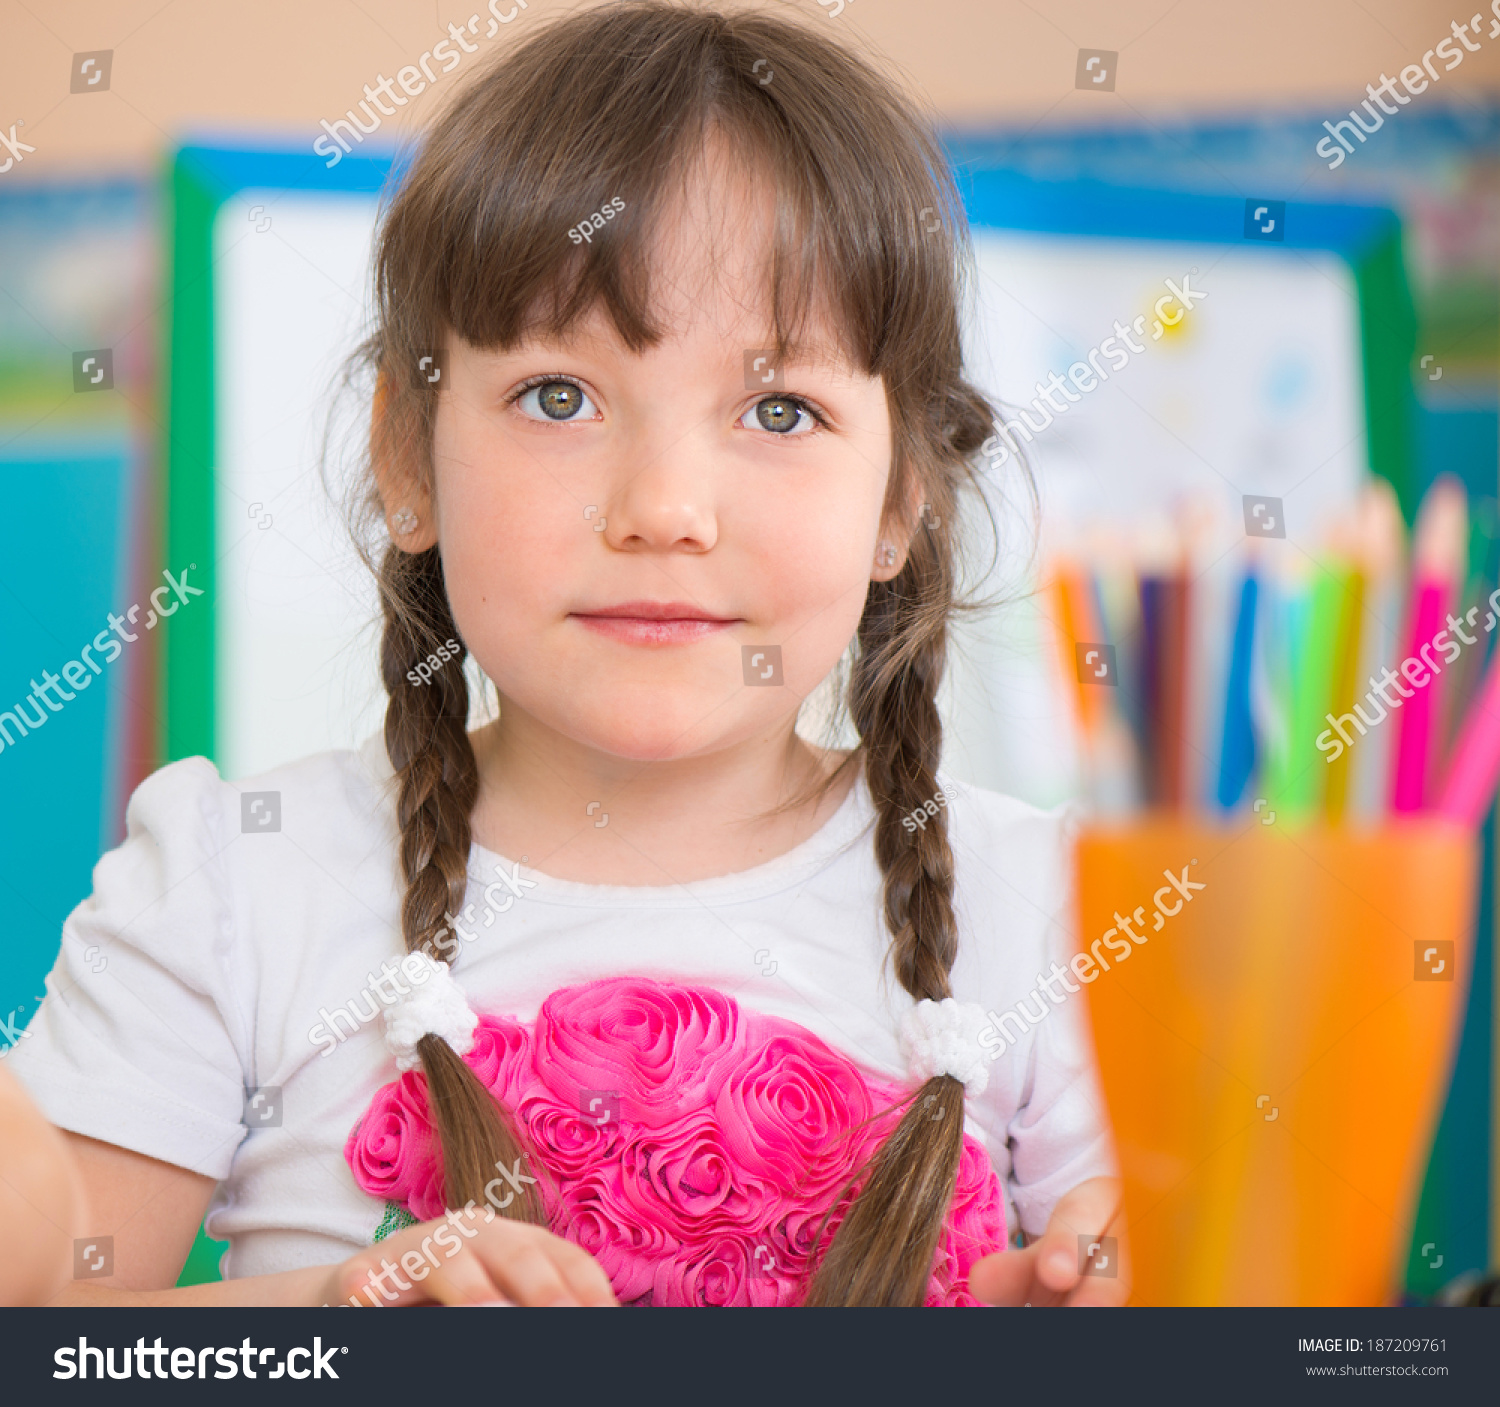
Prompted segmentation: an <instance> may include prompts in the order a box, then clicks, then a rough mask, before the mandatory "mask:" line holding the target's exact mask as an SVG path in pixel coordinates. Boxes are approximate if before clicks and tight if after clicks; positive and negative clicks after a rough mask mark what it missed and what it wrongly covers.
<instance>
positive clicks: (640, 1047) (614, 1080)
mask: <svg viewBox="0 0 1500 1407" xmlns="http://www.w3.org/2000/svg"><path fill="white" fill-rule="evenodd" d="M739 1024H740V1011H739V1008H738V1007H737V1006H736V1005H735V1003H734V1002H732V1001H731V1000H730V999H729V998H728V997H726V996H723V995H722V994H721V993H719V992H712V991H700V990H697V989H695V988H691V987H678V986H673V985H669V984H667V983H664V982H655V981H652V980H651V979H649V978H638V977H626V978H617V979H615V980H613V981H609V982H590V983H585V984H584V985H583V986H579V987H566V988H564V989H563V990H562V991H558V992H554V993H553V994H552V995H551V996H550V997H548V998H547V1000H546V1001H545V1002H543V1003H542V1009H541V1012H540V1013H539V1014H538V1016H537V1022H536V1050H535V1055H534V1056H533V1061H534V1064H535V1067H536V1071H537V1074H538V1075H539V1076H540V1077H541V1079H542V1080H543V1082H544V1083H545V1084H546V1085H547V1087H548V1088H549V1089H551V1090H552V1092H553V1093H554V1094H555V1095H557V1096H558V1097H559V1099H561V1100H562V1101H563V1102H564V1103H567V1102H570V1101H571V1100H573V1099H576V1098H577V1096H578V1093H579V1091H581V1090H585V1089H596V1090H618V1091H619V1092H620V1096H621V1109H620V1114H621V1117H622V1119H626V1118H628V1119H629V1120H630V1121H631V1122H632V1123H637V1124H644V1125H646V1126H648V1127H650V1126H653V1125H655V1124H658V1123H663V1122H666V1121H669V1120H671V1119H673V1118H675V1117H677V1115H679V1114H680V1113H683V1112H685V1111H687V1110H689V1109H692V1108H696V1107H699V1106H700V1105H701V1104H702V1103H703V1102H704V1099H705V1097H706V1094H707V1091H708V1090H710V1089H713V1088H717V1086H718V1083H719V1081H720V1079H721V1078H722V1074H723V1071H724V1067H725V1066H726V1065H728V1064H729V1063H731V1062H732V1061H733V1060H734V1059H735V1057H736V1055H737V1054H738V1051H739V1048H740V1035H739Z"/></svg>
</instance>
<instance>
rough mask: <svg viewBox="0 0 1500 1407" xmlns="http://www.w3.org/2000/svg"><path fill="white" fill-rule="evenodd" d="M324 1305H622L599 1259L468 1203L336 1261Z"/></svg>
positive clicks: (488, 1208)
mask: <svg viewBox="0 0 1500 1407" xmlns="http://www.w3.org/2000/svg"><path fill="white" fill-rule="evenodd" d="M325 1300H326V1303H328V1304H330V1305H342V1304H349V1303H351V1302H352V1303H354V1304H357V1305H359V1306H360V1307H361V1308H364V1307H368V1306H370V1305H371V1304H374V1305H377V1306H378V1305H392V1306H395V1305H407V1304H431V1303H433V1302H434V1301H435V1302H437V1303H438V1304H495V1303H497V1302H498V1303H501V1304H524V1305H612V1304H618V1301H617V1300H616V1299H615V1296H614V1291H613V1290H611V1289H610V1285H609V1279H608V1277H606V1275H605V1274H604V1271H603V1270H602V1269H600V1267H599V1262H598V1261H596V1260H595V1259H594V1258H593V1256H591V1255H589V1253H588V1252H587V1251H584V1250H581V1249H580V1248H579V1247H577V1246H575V1245H574V1244H573V1243H572V1242H571V1241H564V1240H563V1239H562V1238H561V1237H560V1236H554V1235H553V1234H552V1233H551V1232H550V1231H544V1230H542V1228H541V1227H539V1226H528V1225H526V1224H525V1223H523V1222H519V1221H508V1220H507V1219H506V1218H504V1217H499V1216H496V1215H495V1213H494V1210H493V1209H492V1208H490V1207H483V1208H478V1207H475V1205H474V1203H472V1202H470V1203H469V1205H468V1206H467V1207H465V1208H464V1210H463V1211H461V1212H452V1211H450V1212H449V1213H448V1214H447V1216H446V1217H443V1218H440V1219H438V1220H436V1221H424V1222H422V1223H421V1224H420V1225H418V1226H409V1227H407V1228H406V1230H405V1231H401V1232H398V1233H397V1234H396V1235H394V1236H391V1237H389V1238H387V1239H386V1240H384V1241H380V1242H378V1243H377V1244H376V1245H374V1246H371V1247H370V1249H369V1250H367V1251H361V1252H360V1253H359V1254H358V1255H355V1256H351V1257H350V1258H349V1259H348V1260H346V1261H345V1262H344V1263H343V1264H342V1265H338V1266H335V1267H334V1268H333V1271H332V1274H331V1275H330V1276H329V1279H328V1282H327V1293H326V1296H325Z"/></svg>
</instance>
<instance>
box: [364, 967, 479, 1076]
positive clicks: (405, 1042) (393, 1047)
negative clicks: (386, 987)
mask: <svg viewBox="0 0 1500 1407" xmlns="http://www.w3.org/2000/svg"><path fill="white" fill-rule="evenodd" d="M413 958H416V959H417V960H418V962H419V963H420V964H421V968H422V972H421V975H418V974H417V973H414V972H413V971H412V968H411V966H410V965H409V964H410V963H411V960H412V959H413ZM401 972H402V975H403V976H404V977H406V978H407V979H408V980H409V981H410V982H411V984H412V985H411V990H410V991H409V992H407V993H406V994H405V995H404V996H403V997H401V998H400V999H399V1000H398V1001H396V1002H395V1003H394V1004H393V1005H391V1006H388V1007H386V1009H385V1048H386V1049H387V1050H388V1051H390V1053H391V1054H392V1055H394V1056H395V1057H396V1068H397V1069H398V1070H402V1071H406V1070H416V1069H420V1068H421V1064H422V1057H421V1056H420V1055H418V1054H417V1042H418V1041H420V1040H421V1039H422V1037H423V1036H441V1037H442V1038H443V1039H444V1040H445V1041H447V1042H448V1044H449V1045H450V1046H452V1047H453V1050H454V1052H455V1053H456V1054H458V1055H467V1054H468V1053H469V1052H470V1051H471V1050H473V1049H474V1029H475V1027H476V1026H478V1025H479V1017H478V1016H476V1015H475V1013H474V1011H473V1009H472V1008H471V1007H470V1006H469V999H468V998H467V997H466V996H464V993H463V988H462V987H460V986H459V985H458V983H457V982H455V981H454V980H453V974H452V973H451V972H450V971H449V970H448V964H447V963H445V962H437V961H436V960H435V959H433V958H432V957H431V956H429V955H428V954H427V953H423V952H417V953H408V954H407V955H406V957H405V958H403V959H402V962H401Z"/></svg>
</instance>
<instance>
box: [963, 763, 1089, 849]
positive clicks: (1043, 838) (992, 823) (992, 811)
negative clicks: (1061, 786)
mask: <svg viewBox="0 0 1500 1407" xmlns="http://www.w3.org/2000/svg"><path fill="white" fill-rule="evenodd" d="M938 786H939V787H940V788H941V790H942V792H943V797H942V798H941V799H940V804H942V805H946V806H947V807H948V808H949V810H950V811H951V816H950V819H949V825H948V834H949V839H950V840H951V841H952V842H953V843H954V844H955V845H957V844H963V845H965V846H972V847H977V848H990V847H993V846H997V845H999V846H1004V847H1005V848H1006V849H1007V850H1011V851H1015V852H1020V853H1021V854H1024V855H1032V856H1035V857H1037V858H1041V857H1045V856H1053V855H1056V854H1057V853H1058V852H1059V851H1061V852H1063V853H1066V852H1068V851H1069V850H1070V849H1071V846H1072V843H1073V840H1074V838H1075V837H1076V835H1077V833H1078V830H1079V827H1080V826H1081V825H1082V823H1083V816H1084V812H1083V806H1082V804H1081V803H1080V802H1077V801H1065V802H1062V803H1060V804H1059V805H1057V806H1054V807H1051V808H1050V809H1048V808H1043V807H1040V806H1036V805H1033V804H1032V803H1031V802H1029V801H1022V800H1021V799H1020V798H1019V797H1015V796H1010V795H1008V794H1007V793H1005V792H1000V791H991V790H990V789H989V788H987V787H981V786H975V785H974V784H973V783H972V782H961V781H959V780H958V779H957V778H956V777H953V776H951V775H950V774H949V773H947V772H945V771H941V770H940V771H939V772H938Z"/></svg>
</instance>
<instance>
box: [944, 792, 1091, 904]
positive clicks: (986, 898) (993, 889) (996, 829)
mask: <svg viewBox="0 0 1500 1407" xmlns="http://www.w3.org/2000/svg"><path fill="white" fill-rule="evenodd" d="M938 783H939V786H941V787H942V788H943V790H944V792H945V795H946V805H947V808H948V810H949V813H950V814H949V818H948V840H949V844H950V845H951V846H952V848H953V862H954V873H955V881H956V887H957V891H958V895H959V898H960V901H961V902H965V901H966V902H967V903H968V904H969V905H971V906H973V907H975V908H978V909H985V910H990V911H995V910H1002V911H1008V912H1010V913H1012V914H1014V915H1015V916H1016V918H1017V920H1022V921H1024V920H1026V919H1034V920H1036V921H1038V924H1039V926H1040V927H1041V928H1042V929H1046V928H1050V927H1051V926H1052V925H1053V924H1054V923H1055V922H1057V921H1060V920H1061V919H1062V918H1063V916H1064V915H1065V914H1066V911H1067V910H1068V908H1069V904H1070V900H1071V897H1072V870H1073V843H1074V840H1075V838H1076V836H1077V833H1078V829H1079V827H1080V825H1081V824H1082V821H1083V808H1082V807H1081V805H1080V804H1079V803H1078V802H1074V801H1069V802H1064V803H1062V804H1061V805H1058V806H1055V807H1052V808H1051V809H1043V808H1042V807H1039V806H1034V805H1032V804H1031V803H1030V802H1026V801H1022V800H1020V799H1019V798H1018V797H1014V796H1008V795H1006V794H1005V793H1003V792H998V791H990V790H989V789H988V788H986V787H979V786H974V785H973V784H971V783H968V782H960V781H958V780H957V779H956V778H953V777H951V776H949V775H948V774H947V773H945V772H939V773H938Z"/></svg>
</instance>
